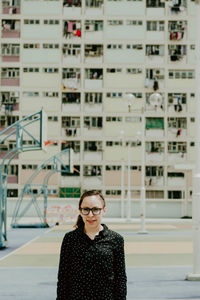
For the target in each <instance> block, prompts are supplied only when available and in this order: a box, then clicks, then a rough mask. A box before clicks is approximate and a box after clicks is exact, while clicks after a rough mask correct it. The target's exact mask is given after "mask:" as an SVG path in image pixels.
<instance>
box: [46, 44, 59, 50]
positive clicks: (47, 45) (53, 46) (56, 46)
mask: <svg viewBox="0 0 200 300" xmlns="http://www.w3.org/2000/svg"><path fill="white" fill-rule="evenodd" d="M42 47H43V48H44V49H59V44H42Z"/></svg>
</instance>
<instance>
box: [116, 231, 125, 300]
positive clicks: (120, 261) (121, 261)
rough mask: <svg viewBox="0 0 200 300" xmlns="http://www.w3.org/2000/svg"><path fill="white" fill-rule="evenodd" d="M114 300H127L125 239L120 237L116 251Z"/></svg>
mask: <svg viewBox="0 0 200 300" xmlns="http://www.w3.org/2000/svg"><path fill="white" fill-rule="evenodd" d="M114 281H115V282H114V300H126V295H127V276H126V266H125V254H124V239H123V237H122V236H120V237H118V240H117V245H116V249H115V251H114Z"/></svg>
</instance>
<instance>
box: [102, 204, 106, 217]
mask: <svg viewBox="0 0 200 300" xmlns="http://www.w3.org/2000/svg"><path fill="white" fill-rule="evenodd" d="M102 211H103V215H105V213H106V207H105V206H104V207H103V210H102Z"/></svg>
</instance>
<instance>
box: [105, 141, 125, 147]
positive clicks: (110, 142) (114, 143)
mask: <svg viewBox="0 0 200 300" xmlns="http://www.w3.org/2000/svg"><path fill="white" fill-rule="evenodd" d="M113 146H122V141H120V142H118V141H106V147H113Z"/></svg>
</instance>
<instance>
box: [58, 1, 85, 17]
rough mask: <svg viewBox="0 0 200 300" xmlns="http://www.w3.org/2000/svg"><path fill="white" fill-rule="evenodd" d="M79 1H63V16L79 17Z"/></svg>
mask: <svg viewBox="0 0 200 300" xmlns="http://www.w3.org/2000/svg"><path fill="white" fill-rule="evenodd" d="M81 6H82V1H81V0H77V1H74V0H63V15H64V16H81V9H82V8H81Z"/></svg>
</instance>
